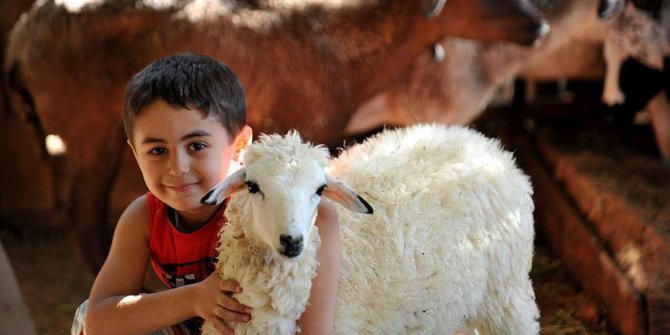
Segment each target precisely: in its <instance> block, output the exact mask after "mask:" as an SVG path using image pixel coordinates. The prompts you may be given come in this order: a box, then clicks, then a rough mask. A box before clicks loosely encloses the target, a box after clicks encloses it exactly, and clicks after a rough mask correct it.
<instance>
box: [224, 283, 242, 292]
mask: <svg viewBox="0 0 670 335" xmlns="http://www.w3.org/2000/svg"><path fill="white" fill-rule="evenodd" d="M219 288H220V289H221V290H222V291H224V292H234V293H240V292H242V287H240V284H238V283H237V282H236V281H234V280H223V281H221V283H219Z"/></svg>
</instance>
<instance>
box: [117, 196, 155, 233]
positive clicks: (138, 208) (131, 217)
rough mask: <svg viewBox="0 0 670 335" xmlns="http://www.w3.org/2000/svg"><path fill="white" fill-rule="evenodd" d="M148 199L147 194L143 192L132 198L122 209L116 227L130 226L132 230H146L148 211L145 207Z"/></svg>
mask: <svg viewBox="0 0 670 335" xmlns="http://www.w3.org/2000/svg"><path fill="white" fill-rule="evenodd" d="M149 201H150V199H149V197H148V196H147V194H143V195H141V196H139V197H137V198H135V200H133V201H132V202H131V203H130V204H129V205H128V206H127V207H126V209H125V210H124V211H123V214H121V217H120V218H119V222H118V224H117V228H118V227H125V226H131V227H132V230H134V231H136V229H141V230H143V231H144V230H146V231H147V232H148V228H149V211H148V209H147V207H148V203H149Z"/></svg>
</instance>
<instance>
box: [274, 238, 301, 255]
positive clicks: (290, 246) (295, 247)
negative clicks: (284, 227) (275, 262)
mask: <svg viewBox="0 0 670 335" xmlns="http://www.w3.org/2000/svg"><path fill="white" fill-rule="evenodd" d="M279 242H281V245H282V246H283V247H284V250H283V251H282V254H283V255H284V256H286V257H296V256H298V255H300V253H301V252H302V236H298V237H293V236H291V235H286V234H283V235H281V236H279Z"/></svg>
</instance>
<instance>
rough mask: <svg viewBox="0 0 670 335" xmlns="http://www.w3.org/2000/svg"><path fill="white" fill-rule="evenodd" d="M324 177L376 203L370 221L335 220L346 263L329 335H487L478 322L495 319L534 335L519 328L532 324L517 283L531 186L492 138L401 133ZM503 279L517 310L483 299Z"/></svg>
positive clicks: (434, 129)
mask: <svg viewBox="0 0 670 335" xmlns="http://www.w3.org/2000/svg"><path fill="white" fill-rule="evenodd" d="M331 173H332V175H333V176H334V177H337V178H340V179H341V180H343V181H345V182H346V183H347V184H349V185H350V186H351V187H352V188H353V189H355V190H357V191H358V192H359V193H360V194H361V195H362V196H363V197H365V198H366V199H367V200H368V201H370V203H371V204H373V205H375V215H374V216H361V215H351V214H347V213H346V212H343V211H338V214H339V215H340V222H341V224H340V227H341V231H342V235H343V250H344V253H345V255H344V257H343V269H342V274H341V276H342V277H341V279H340V289H339V291H338V310H337V316H336V319H337V320H338V322H337V324H336V333H338V334H349V333H366V334H374V333H389V334H391V333H423V334H430V333H433V334H449V333H451V332H452V331H454V330H455V328H454V327H462V326H463V325H464V324H465V323H472V324H477V325H478V326H479V327H480V332H481V333H482V334H486V333H487V332H486V329H481V328H484V326H483V325H484V324H486V323H485V322H481V320H483V319H486V318H487V317H489V316H490V317H495V315H496V314H499V313H503V314H504V315H503V316H500V315H498V317H501V318H503V319H504V320H505V321H504V322H509V323H514V322H518V324H515V325H514V326H510V328H506V327H505V326H500V327H499V328H498V330H500V329H514V330H515V331H514V332H512V333H515V334H527V333H537V331H538V328H537V324H536V323H532V322H531V324H534V326H535V329H534V330H533V328H532V327H531V328H530V329H529V328H528V325H529V323H528V320H534V319H536V318H537V316H538V310H537V307H536V306H535V303H534V294H533V290H532V286H531V285H530V281H529V279H528V271H529V270H530V267H531V260H532V249H533V247H532V245H533V238H534V233H533V232H534V229H533V217H532V211H533V202H532V198H531V194H532V188H531V185H530V182H529V179H528V177H527V176H526V175H524V174H523V173H522V171H521V170H519V168H518V167H516V165H515V163H514V158H513V156H512V154H511V153H509V152H506V151H503V150H502V149H501V146H500V143H499V142H498V141H496V140H492V139H488V138H486V137H484V136H483V135H481V134H479V133H478V132H476V131H473V130H470V129H467V128H462V127H456V126H454V127H446V126H436V125H419V126H412V127H409V128H406V129H399V130H394V131H386V132H384V133H382V134H380V135H378V136H376V137H374V138H372V139H369V140H367V141H366V142H365V143H363V144H362V145H359V146H355V147H353V148H351V149H349V150H347V151H346V152H344V153H342V155H341V156H340V157H339V158H337V159H336V160H334V161H333V162H332V164H331ZM510 269H512V270H510ZM505 282H508V283H521V284H519V285H520V286H519V287H514V285H509V286H508V287H507V289H508V290H509V291H508V292H506V293H504V294H502V295H504V296H506V298H509V299H510V300H511V301H513V304H514V305H515V307H520V306H521V307H522V308H510V309H506V310H505V311H504V312H501V311H500V310H497V308H499V305H498V306H497V307H496V306H495V304H496V303H495V302H492V301H491V300H489V298H488V295H489V294H494V293H493V292H490V291H492V290H494V289H495V288H496V287H502V286H505V284H504V283H505ZM502 295H501V297H500V298H503V297H502ZM398 301H402V305H401V306H398ZM454 301H458V303H454ZM361 304H362V305H363V306H365V307H364V308H363V309H364V310H365V311H364V312H361V311H360V308H361V307H360V306H361ZM487 304H491V305H490V306H488V307H487ZM482 311H485V312H482ZM520 311H521V312H520ZM505 313H508V314H505ZM517 313H526V314H525V315H519V314H517ZM355 314H362V315H360V316H359V317H355V318H354V317H351V315H355ZM489 314H490V315H489ZM380 329H384V331H381V332H380V331H379V330H380ZM493 332H494V333H496V331H495V330H494V331H493ZM498 333H499V331H498Z"/></svg>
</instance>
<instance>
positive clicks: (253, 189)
mask: <svg viewBox="0 0 670 335" xmlns="http://www.w3.org/2000/svg"><path fill="white" fill-rule="evenodd" d="M246 184H247V189H249V193H256V192H258V191H260V189H259V188H258V185H257V184H256V183H254V182H253V181H247V183H246Z"/></svg>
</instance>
